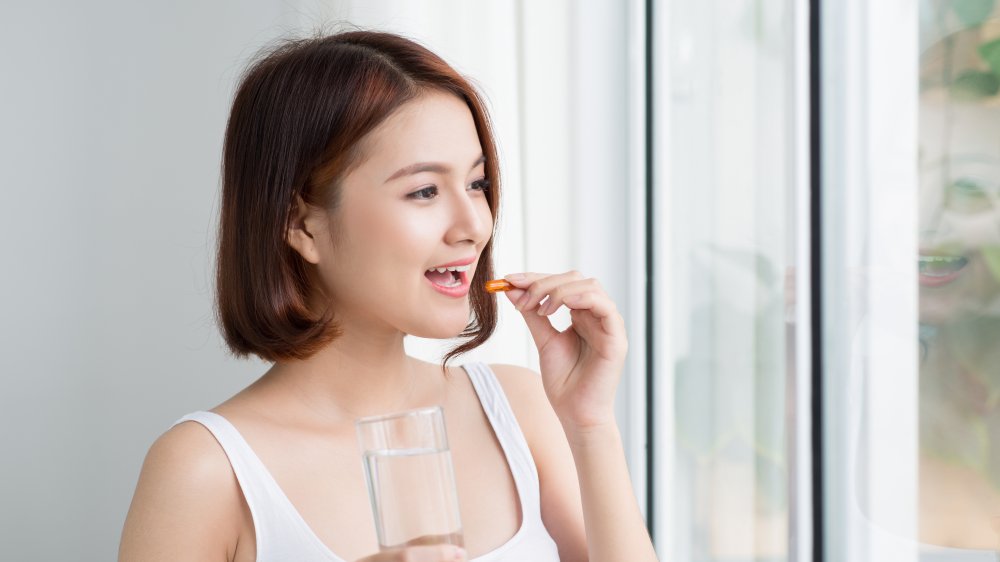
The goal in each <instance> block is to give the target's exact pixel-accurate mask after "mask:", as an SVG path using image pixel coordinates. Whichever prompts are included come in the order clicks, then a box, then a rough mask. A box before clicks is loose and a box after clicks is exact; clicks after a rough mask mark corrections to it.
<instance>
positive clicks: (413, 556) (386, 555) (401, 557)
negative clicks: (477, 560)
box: [357, 544, 466, 562]
mask: <svg viewBox="0 0 1000 562" xmlns="http://www.w3.org/2000/svg"><path fill="white" fill-rule="evenodd" d="M465 560H466V557H465V549H463V548H461V547H458V546H455V545H453V544H436V545H427V546H407V547H405V548H397V549H392V550H384V551H382V552H379V553H378V554H373V555H371V556H366V557H364V558H362V559H360V560H358V561H357V562H465Z"/></svg>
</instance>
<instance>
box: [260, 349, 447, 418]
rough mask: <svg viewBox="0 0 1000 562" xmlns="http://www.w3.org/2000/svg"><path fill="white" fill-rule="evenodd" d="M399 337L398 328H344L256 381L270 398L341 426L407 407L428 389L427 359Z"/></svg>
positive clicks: (276, 365) (279, 364)
mask: <svg viewBox="0 0 1000 562" xmlns="http://www.w3.org/2000/svg"><path fill="white" fill-rule="evenodd" d="M403 337H404V334H402V333H400V332H392V333H387V332H383V333H378V334H376V333H372V332H367V333H363V332H361V331H360V330H350V329H344V331H343V333H342V334H341V335H340V336H339V337H337V338H336V339H334V340H333V341H332V342H331V343H330V344H329V345H327V346H326V347H324V348H323V349H321V350H320V351H318V352H317V353H315V354H314V355H312V356H311V357H309V358H307V359H305V360H300V361H281V362H278V363H276V364H275V365H274V366H273V367H272V368H271V369H270V370H269V371H268V372H267V374H265V375H264V377H262V378H261V381H260V383H261V385H262V387H263V388H266V389H267V391H268V393H269V394H272V400H273V399H275V398H277V399H279V400H282V401H283V402H284V403H285V404H286V405H288V406H289V407H290V408H295V409H298V410H299V411H301V413H303V414H306V415H309V416H310V417H314V419H317V420H322V422H333V423H338V424H339V423H344V422H346V421H353V420H354V419H357V418H359V417H362V416H368V415H375V414H383V413H387V412H393V411H398V410H402V409H407V408H409V407H412V406H413V405H414V404H413V402H414V400H418V399H419V396H420V395H421V394H423V393H424V392H425V391H426V383H427V382H428V381H427V380H426V379H427V377H421V376H420V375H421V373H423V374H426V363H423V362H421V361H419V360H417V359H414V358H412V357H409V356H408V355H406V351H405V349H404V346H403ZM421 383H423V384H421ZM263 388H262V390H263Z"/></svg>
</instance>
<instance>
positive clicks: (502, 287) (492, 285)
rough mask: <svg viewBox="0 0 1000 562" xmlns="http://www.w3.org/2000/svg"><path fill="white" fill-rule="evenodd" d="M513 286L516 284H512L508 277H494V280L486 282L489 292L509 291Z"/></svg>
mask: <svg viewBox="0 0 1000 562" xmlns="http://www.w3.org/2000/svg"><path fill="white" fill-rule="evenodd" d="M513 288H514V286H513V285H511V284H510V282H509V281H507V280H506V279H493V280H492V281H487V282H486V292H487V293H500V292H503V291H509V290H511V289H513Z"/></svg>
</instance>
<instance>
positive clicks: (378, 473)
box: [355, 406, 463, 550]
mask: <svg viewBox="0 0 1000 562" xmlns="http://www.w3.org/2000/svg"><path fill="white" fill-rule="evenodd" d="M355 426H356V428H357V431H358V441H359V443H360V445H361V453H362V455H363V457H364V464H365V480H366V482H367V484H368V497H369V499H370V500H371V504H372V513H373V515H374V516H375V530H376V532H377V533H378V542H379V547H380V548H381V549H382V550H388V549H393V548H399V547H404V546H414V545H425V544H454V545H458V546H463V544H462V543H463V541H462V524H461V521H460V520H459V515H458V492H457V491H456V489H455V471H454V469H453V468H452V464H451V451H450V450H449V449H448V436H447V434H446V433H445V426H444V412H443V411H442V410H441V407H440V406H433V407H430V408H421V409H418V410H409V411H406V412H399V413H395V414H388V415H384V416H373V417H368V418H362V419H359V420H358V421H357V422H355Z"/></svg>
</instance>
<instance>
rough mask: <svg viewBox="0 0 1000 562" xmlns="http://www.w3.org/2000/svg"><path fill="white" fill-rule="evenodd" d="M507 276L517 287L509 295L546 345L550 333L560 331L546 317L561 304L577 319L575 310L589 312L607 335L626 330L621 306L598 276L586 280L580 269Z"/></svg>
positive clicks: (534, 335) (530, 327) (536, 338)
mask: <svg viewBox="0 0 1000 562" xmlns="http://www.w3.org/2000/svg"><path fill="white" fill-rule="evenodd" d="M505 279H507V280H508V281H510V282H511V284H513V285H514V286H515V287H517V288H516V289H512V290H510V291H508V292H507V298H508V299H510V301H511V303H513V304H514V306H515V308H517V309H518V310H519V311H520V312H521V314H522V315H523V316H524V319H525V321H526V322H527V323H528V329H529V330H531V333H532V336H533V338H534V339H535V343H536V344H540V345H543V344H544V341H545V339H546V338H547V337H548V336H551V335H552V334H554V333H557V331H556V330H555V329H554V328H553V327H552V324H551V322H549V321H548V318H547V317H548V316H550V315H551V314H552V313H554V312H555V311H557V310H558V309H559V307H561V306H566V307H567V308H569V309H570V311H571V312H573V313H574V318H575V317H576V314H577V313H576V311H580V312H585V313H587V314H588V315H589V316H590V317H592V318H593V319H594V320H596V321H598V322H599V323H600V326H601V328H602V329H603V331H604V332H605V333H607V334H617V332H619V331H623V330H624V326H625V324H624V320H623V319H622V317H621V314H619V313H618V307H617V306H615V303H614V301H612V300H611V297H609V296H608V294H607V293H606V292H605V291H604V288H603V287H602V286H601V284H600V282H598V281H597V280H596V279H586V278H584V277H583V275H581V274H580V273H579V272H577V271H569V272H566V273H561V274H557V275H546V274H541V273H522V274H515V275H508V276H507V277H506V278H505ZM540 320H541V321H540Z"/></svg>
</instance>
